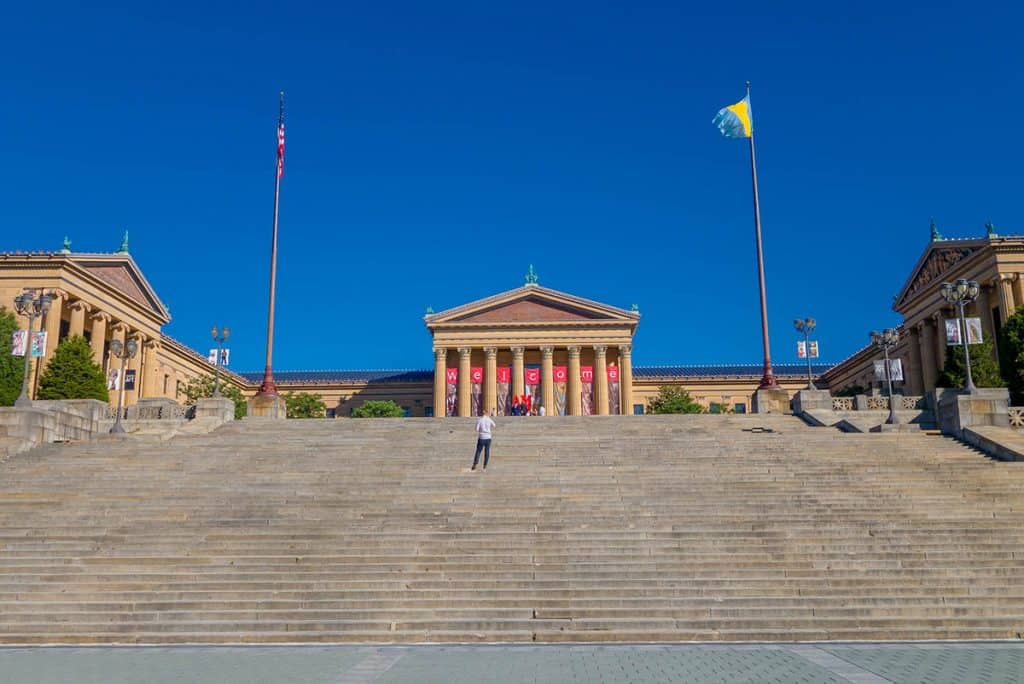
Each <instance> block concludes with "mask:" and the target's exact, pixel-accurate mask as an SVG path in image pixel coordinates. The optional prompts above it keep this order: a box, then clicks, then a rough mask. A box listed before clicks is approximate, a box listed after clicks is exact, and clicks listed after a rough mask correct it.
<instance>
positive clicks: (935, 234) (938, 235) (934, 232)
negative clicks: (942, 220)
mask: <svg viewBox="0 0 1024 684" xmlns="http://www.w3.org/2000/svg"><path fill="white" fill-rule="evenodd" d="M942 239H943V237H942V234H941V233H939V227H938V226H937V225H935V217H934V216H933V217H932V242H935V241H936V240H942Z"/></svg>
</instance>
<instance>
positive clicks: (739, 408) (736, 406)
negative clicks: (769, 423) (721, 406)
mask: <svg viewBox="0 0 1024 684" xmlns="http://www.w3.org/2000/svg"><path fill="white" fill-rule="evenodd" d="M732 408H733V410H734V411H736V413H746V412H747V405H746V404H743V403H739V404H734V405H733V407H732Z"/></svg>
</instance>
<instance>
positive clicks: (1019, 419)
mask: <svg viewBox="0 0 1024 684" xmlns="http://www.w3.org/2000/svg"><path fill="white" fill-rule="evenodd" d="M1006 412H1007V413H1008V414H1009V417H1010V427H1012V428H1024V406H1010V407H1009V408H1007V409H1006Z"/></svg>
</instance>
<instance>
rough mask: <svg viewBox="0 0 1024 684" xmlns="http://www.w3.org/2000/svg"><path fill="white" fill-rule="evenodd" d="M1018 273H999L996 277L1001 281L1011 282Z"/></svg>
mask: <svg viewBox="0 0 1024 684" xmlns="http://www.w3.org/2000/svg"><path fill="white" fill-rule="evenodd" d="M1019 275H1020V274H1019V273H1000V274H999V276H998V277H999V280H1000V281H1001V282H1004V283H1012V282H1013V281H1014V280H1016V279H1017V276H1019Z"/></svg>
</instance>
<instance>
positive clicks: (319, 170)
mask: <svg viewBox="0 0 1024 684" xmlns="http://www.w3.org/2000/svg"><path fill="white" fill-rule="evenodd" d="M695 4H696V3H679V2H675V3H666V4H642V3H635V2H629V3H600V2H597V3H595V2H588V3H582V2H578V3H577V2H562V3H551V2H545V3H531V2H520V3H501V4H498V3H479V2H466V3H388V2H377V3H359V4H356V3H326V2H324V3H304V2H289V3H275V4H269V3H259V2H256V3H252V4H250V5H248V6H247V8H246V9H245V11H239V9H238V5H237V4H228V3H218V2H206V3H202V4H194V5H191V4H190V3H185V2H179V3H173V4H171V3H169V4H166V5H156V4H152V3H143V5H145V6H144V7H140V6H139V5H138V4H136V3H133V4H123V5H120V6H119V5H117V4H109V3H108V4H104V6H103V7H102V8H90V9H84V8H83V7H81V4H80V3H64V2H56V3H48V4H45V5H44V4H40V3H19V4H17V5H16V6H12V7H10V8H8V9H7V12H6V15H5V23H6V24H7V29H8V30H7V32H6V35H5V39H4V41H3V42H2V43H0V56H2V57H3V58H4V63H5V64H6V66H7V68H6V69H5V72H6V73H5V76H6V78H5V86H4V91H5V92H4V96H5V98H4V99H5V106H4V107H3V111H2V112H0V121H2V123H3V124H4V125H3V129H4V130H5V131H6V133H7V142H6V145H5V147H6V161H7V163H5V164H3V165H2V167H0V183H2V187H3V188H4V193H3V194H4V201H3V202H0V225H2V226H3V244H2V246H0V247H2V249H4V250H16V249H22V250H35V249H59V248H60V242H61V239H62V238H63V237H64V235H65V234H66V235H68V236H69V237H70V238H71V240H72V242H73V245H72V249H73V250H79V251H113V250H115V249H116V248H117V245H118V242H119V239H120V235H121V232H122V231H123V230H124V229H125V228H127V229H128V230H129V231H130V236H131V252H132V254H133V256H134V257H135V259H136V260H137V262H138V263H139V265H140V266H141V267H142V269H143V271H144V272H145V274H146V276H147V277H148V278H149V280H150V282H151V283H152V285H153V286H154V288H155V289H156V290H157V292H158V293H159V294H160V295H161V297H162V298H163V300H164V301H165V303H166V304H167V305H168V307H169V308H170V310H171V313H172V315H173V321H172V322H171V323H170V325H169V326H167V328H166V331H167V332H168V333H169V334H171V335H173V336H174V337H176V338H178V339H180V340H181V341H183V342H185V343H187V344H189V345H190V346H193V347H195V348H197V349H200V350H205V349H206V348H208V346H209V343H208V335H209V333H208V330H209V327H210V325H213V324H217V325H229V326H231V328H232V330H233V340H232V344H231V347H232V366H233V367H234V368H235V369H237V370H260V369H261V368H262V363H263V362H262V360H263V353H264V336H265V326H266V288H267V284H266V271H267V251H268V245H269V239H270V228H271V214H272V211H271V210H272V200H273V173H274V171H273V168H274V163H275V162H274V154H275V125H276V117H277V92H278V91H279V90H281V89H283V90H285V91H286V124H287V131H288V142H287V159H286V167H285V176H284V179H283V184H282V196H281V239H280V266H279V281H278V302H279V309H278V324H277V341H276V345H275V364H274V365H275V367H276V368H278V369H280V370H289V369H291V370H297V369H322V368H381V367H383V368H410V367H411V368H429V367H431V362H432V357H431V353H430V340H429V335H428V333H427V332H426V330H425V328H424V326H423V323H422V315H423V313H424V310H425V308H426V307H427V306H432V307H433V308H434V309H436V310H441V309H444V308H447V307H450V306H455V305H457V304H461V303H464V302H466V301H469V300H471V299H475V298H478V297H483V296H486V295H490V294H493V293H495V292H499V291H503V290H506V289H511V288H514V287H517V286H519V285H521V284H522V282H523V274H524V273H525V271H526V269H527V266H528V264H530V263H533V264H534V265H535V267H536V269H537V271H538V272H539V274H540V282H541V284H542V285H546V286H549V287H553V288H556V289H562V290H566V291H568V292H571V293H574V294H577V295H580V296H584V297H589V298H592V299H596V300H599V301H603V302H607V303H609V304H613V305H618V306H622V307H624V308H629V306H630V305H632V304H634V303H636V304H638V305H639V307H640V310H641V313H642V314H643V318H642V320H641V324H640V327H639V330H638V333H637V336H636V339H635V352H634V359H635V361H634V363H636V364H638V365H654V364H663V363H715V362H753V363H757V362H759V361H760V359H761V346H760V322H759V317H758V298H757V277H756V270H755V268H754V266H755V263H754V242H753V228H752V213H751V193H750V177H749V163H748V159H747V148H746V144H745V141H732V140H725V139H722V138H721V137H720V136H719V134H718V132H717V130H716V129H715V128H714V127H713V126H712V125H711V119H712V118H713V116H714V114H715V112H716V111H717V110H718V109H719V108H720V107H722V106H724V105H727V104H731V103H732V102H734V101H736V100H738V99H739V98H740V97H742V95H743V83H744V81H745V80H747V79H749V80H751V81H752V82H753V96H752V102H753V111H754V121H755V130H756V132H757V142H758V162H759V169H758V170H759V176H760V184H761V198H762V222H763V227H764V239H765V255H766V262H767V282H768V299H769V319H770V323H771V330H772V337H771V340H772V351H773V360H774V361H775V362H777V363H780V362H794V361H796V359H795V344H794V342H795V340H796V333H795V332H794V331H793V329H792V319H793V318H796V317H803V316H808V315H810V316H815V317H816V318H817V319H818V322H819V339H820V341H821V347H822V353H823V357H824V358H823V360H824V361H838V360H840V359H842V358H843V357H845V356H846V355H848V354H850V353H852V352H853V351H855V350H856V349H858V348H859V347H861V346H862V345H863V343H864V342H866V340H867V333H868V331H869V330H870V329H872V328H879V327H884V326H887V325H892V324H895V323H897V322H898V317H897V315H896V314H895V313H893V312H892V311H891V308H890V305H891V302H892V297H893V295H895V294H896V292H897V291H898V290H899V288H900V286H901V285H902V284H903V281H904V279H905V278H906V277H907V275H908V273H909V270H910V269H911V267H912V266H913V265H914V263H915V262H916V260H917V258H918V257H919V256H920V254H921V252H922V250H923V249H924V248H925V246H926V243H927V239H928V221H929V217H930V216H935V217H936V220H937V221H938V223H939V227H940V229H941V230H942V231H943V233H944V234H945V235H946V236H948V237H953V236H959V237H966V236H975V235H980V234H983V233H984V228H983V226H984V224H985V222H986V221H989V220H991V221H993V222H994V223H995V224H996V227H997V229H998V230H999V231H1000V232H1003V233H1020V232H1024V231H1022V229H1024V208H1022V205H1021V202H1020V201H1019V197H1020V193H1021V188H1022V186H1024V183H1022V181H1024V178H1022V175H1024V174H1022V172H1021V170H1020V162H1019V160H1020V158H1021V152H1022V150H1021V147H1022V146H1021V134H1020V132H1019V130H1018V129H1019V127H1020V125H1019V120H1020V111H1021V110H1022V96H1021V87H1020V86H1021V74H1022V73H1024V51H1022V50H1020V47H1019V35H1018V31H1019V26H1020V25H1021V20H1022V18H1024V17H1022V14H1024V12H1022V11H1021V10H1020V9H1017V8H1011V6H1012V4H1011V3H1009V2H1001V3H971V4H967V3H953V4H949V3H946V4H943V5H942V6H941V7H935V6H934V5H933V6H931V7H926V6H924V5H921V4H918V3H889V2H886V3H881V2H877V3H876V2H866V3H842V4H841V3H820V2H818V3H811V2H807V3H763V2H762V3H747V2H741V1H737V2H732V3H701V4H702V5H705V6H701V7H687V5H695ZM712 5H714V6H712ZM844 5H845V6H844Z"/></svg>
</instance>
